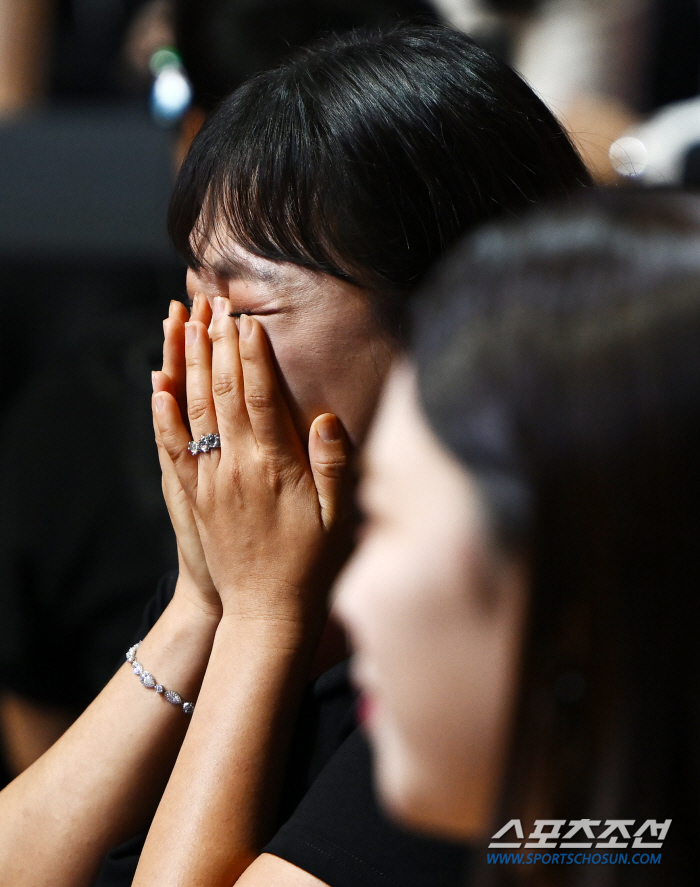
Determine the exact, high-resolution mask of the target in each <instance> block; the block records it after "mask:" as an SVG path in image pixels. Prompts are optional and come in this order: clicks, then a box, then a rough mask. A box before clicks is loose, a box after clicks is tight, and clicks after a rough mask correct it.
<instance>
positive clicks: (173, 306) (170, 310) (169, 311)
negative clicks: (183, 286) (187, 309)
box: [168, 299, 180, 317]
mask: <svg viewBox="0 0 700 887" xmlns="http://www.w3.org/2000/svg"><path fill="white" fill-rule="evenodd" d="M179 304H180V303H179V302H176V301H175V299H172V300H171V302H170V305H168V317H172V316H173V311H175V306H176V305H179Z"/></svg>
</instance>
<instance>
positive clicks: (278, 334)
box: [266, 322, 391, 444]
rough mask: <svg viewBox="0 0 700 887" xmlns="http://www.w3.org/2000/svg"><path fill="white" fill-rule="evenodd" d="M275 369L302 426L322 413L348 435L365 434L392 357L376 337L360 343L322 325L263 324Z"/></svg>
mask: <svg viewBox="0 0 700 887" xmlns="http://www.w3.org/2000/svg"><path fill="white" fill-rule="evenodd" d="M266 327H267V332H268V336H269V339H270V343H271V345H272V348H273V351H274V354H275V359H276V361H277V365H278V367H279V371H280V373H281V375H282V378H283V380H284V384H285V387H286V390H287V394H288V396H289V397H290V399H291V401H292V404H293V406H294V408H295V410H296V413H297V416H298V419H299V420H300V424H302V425H303V426H304V430H307V431H308V428H309V426H310V425H311V423H312V422H313V420H314V419H315V418H316V417H317V416H319V415H320V414H321V413H324V412H332V413H335V414H336V415H337V416H338V417H339V418H340V420H341V421H342V423H343V425H344V427H345V429H346V431H347V432H348V434H349V436H350V439H351V440H352V441H353V443H355V444H358V443H359V442H361V440H362V439H363V438H364V436H365V434H366V432H367V428H368V426H369V424H370V421H371V418H372V415H373V414H374V410H375V407H376V403H377V399H378V397H379V393H380V390H381V384H382V382H383V380H384V377H385V376H386V373H387V371H388V367H389V364H390V360H391V353H390V351H389V349H388V347H387V346H386V345H385V344H384V343H383V342H381V341H379V340H375V341H373V340H370V339H367V338H365V339H364V340H363V341H362V342H361V343H357V342H353V340H352V338H351V337H349V336H348V337H346V339H345V341H343V339H342V337H341V336H340V335H339V334H338V333H337V332H334V331H329V330H327V329H326V328H325V327H322V328H321V329H318V328H316V327H314V326H304V327H301V326H298V327H295V326H291V325H288V326H287V327H286V328H285V329H281V328H279V327H278V325H277V324H275V323H272V322H271V323H268V324H267V325H266Z"/></svg>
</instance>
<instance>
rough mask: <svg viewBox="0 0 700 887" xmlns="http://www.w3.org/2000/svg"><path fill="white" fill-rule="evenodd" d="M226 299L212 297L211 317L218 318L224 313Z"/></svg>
mask: <svg viewBox="0 0 700 887" xmlns="http://www.w3.org/2000/svg"><path fill="white" fill-rule="evenodd" d="M226 313H227V312H226V299H222V298H221V296H215V297H214V311H213V314H212V318H213V319H214V320H218V319H219V318H220V317H223V316H224V315H225V314H226Z"/></svg>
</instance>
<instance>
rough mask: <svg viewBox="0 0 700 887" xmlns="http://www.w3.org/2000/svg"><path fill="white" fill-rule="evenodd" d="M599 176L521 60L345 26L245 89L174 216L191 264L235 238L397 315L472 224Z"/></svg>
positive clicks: (221, 120) (452, 35) (180, 188)
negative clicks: (510, 63)
mask: <svg viewBox="0 0 700 887" xmlns="http://www.w3.org/2000/svg"><path fill="white" fill-rule="evenodd" d="M589 183H590V180H589V177H588V173H587V171H586V169H585V167H584V166H583V163H582V161H581V160H580V158H579V156H578V155H577V153H576V151H575V150H574V148H573V147H572V145H571V143H570V141H569V139H568V137H567V135H566V134H565V133H564V132H563V130H562V129H561V127H560V126H559V124H558V123H557V121H556V120H555V119H554V117H553V116H552V114H551V113H550V112H549V110H548V109H547V108H546V107H545V105H544V104H543V103H542V102H541V101H540V100H539V99H538V98H537V97H536V96H535V94H534V93H533V92H532V90H531V89H530V88H529V87H528V86H527V85H526V84H525V83H524V82H523V81H522V80H521V79H520V78H519V77H518V76H517V75H516V74H515V73H514V72H513V71H512V70H511V69H510V68H508V67H507V66H506V65H504V64H503V63H501V62H499V61H498V60H497V59H495V58H494V57H493V56H491V55H490V54H489V53H487V52H486V51H485V50H483V49H480V48H479V47H478V46H476V45H475V44H474V43H473V42H472V41H471V40H470V39H469V38H468V37H466V36H465V35H464V34H461V33H459V32H457V31H453V30H450V29H448V28H445V27H442V26H439V25H434V26H430V25H423V26H417V25H400V26H396V27H393V28H390V29H387V30H383V31H374V32H371V31H370V32H365V31H362V32H354V33H352V34H346V35H342V36H337V37H332V38H329V39H327V40H325V41H322V42H320V43H318V44H316V45H315V46H313V47H312V48H309V49H306V50H303V51H301V52H300V53H298V54H297V55H295V56H294V57H293V58H292V59H290V60H289V61H288V62H286V63H284V64H282V65H281V66H279V67H277V68H275V69H273V70H271V71H267V72H265V73H263V74H260V75H258V76H256V77H254V78H252V79H251V80H249V81H248V82H247V83H246V84H244V85H243V86H242V87H241V88H240V89H238V90H237V91H236V92H235V93H234V94H233V95H232V96H231V97H230V98H229V99H228V100H226V101H225V102H224V103H223V104H222V105H221V106H220V107H219V108H218V110H217V111H216V112H215V113H214V114H213V116H212V117H211V118H210V119H209V121H208V122H207V123H206V124H205V125H204V127H203V128H202V130H201V132H200V133H199V135H198V136H197V138H196V139H195V141H194V144H193V146H192V149H191V151H190V153H189V155H188V157H187V159H186V160H185V162H184V164H183V166H182V169H181V171H180V175H179V177H178V180H177V184H176V186H175V191H174V194H173V198H172V203H171V210H170V219H169V222H170V231H171V236H172V238H173V241H174V243H175V245H176V247H177V249H178V250H179V252H180V254H181V255H182V256H183V257H184V258H185V260H186V262H187V264H188V265H190V266H191V267H194V268H197V267H199V266H200V265H201V263H202V258H203V254H204V251H205V249H206V247H207V245H208V244H209V243H210V242H211V241H212V239H213V240H214V241H216V240H217V239H219V240H220V239H221V237H222V235H224V236H225V235H226V234H229V235H230V236H231V237H232V238H233V239H234V240H235V241H236V242H237V243H238V244H240V245H241V246H243V247H244V248H245V249H247V250H249V251H251V252H253V253H255V254H257V255H260V256H263V257H265V258H268V259H273V260H282V261H288V262H294V263H296V264H298V265H302V266H305V267H308V268H311V269H315V270H318V271H321V272H325V273H328V274H332V275H334V276H335V277H338V278H340V279H342V280H346V281H350V282H352V283H354V284H357V285H359V286H361V287H364V288H366V289H368V290H370V291H371V292H372V294H373V296H374V297H375V298H376V299H377V303H378V304H382V305H383V307H384V308H385V309H386V308H389V309H390V313H391V312H392V311H393V310H394V309H395V308H396V307H397V305H400V303H401V302H402V301H403V299H402V298H401V297H403V296H404V295H405V293H407V292H408V291H409V290H410V289H411V288H412V287H413V286H414V285H415V284H416V283H417V282H418V281H419V280H420V279H421V278H422V276H423V275H424V274H425V272H426V271H427V269H428V268H429V267H430V265H431V264H432V262H433V261H434V260H435V259H436V258H437V257H438V256H439V255H440V254H441V253H442V252H444V250H445V249H446V248H447V247H448V246H449V245H450V244H452V243H453V242H454V241H455V240H456V239H457V237H458V236H459V235H460V234H461V233H462V232H463V231H465V230H466V229H468V228H470V227H472V226H474V225H475V224H477V223H479V222H482V221H484V220H486V219H489V218H492V217H494V216H497V215H498V214H501V213H508V214H518V213H521V212H522V211H524V210H525V209H526V208H527V207H529V206H530V205H531V204H532V203H534V202H536V201H540V200H542V199H544V198H547V197H554V196H565V195H568V194H570V193H572V192H575V191H577V190H578V189H580V188H581V187H582V186H585V185H588V184H589ZM397 296H398V297H399V298H397ZM385 316H386V315H385Z"/></svg>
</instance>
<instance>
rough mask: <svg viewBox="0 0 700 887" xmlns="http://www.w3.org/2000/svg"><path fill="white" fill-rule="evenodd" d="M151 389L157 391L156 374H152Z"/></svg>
mask: <svg viewBox="0 0 700 887" xmlns="http://www.w3.org/2000/svg"><path fill="white" fill-rule="evenodd" d="M151 388H152V389H153V391H155V390H156V374H155V372H152V373H151Z"/></svg>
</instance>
